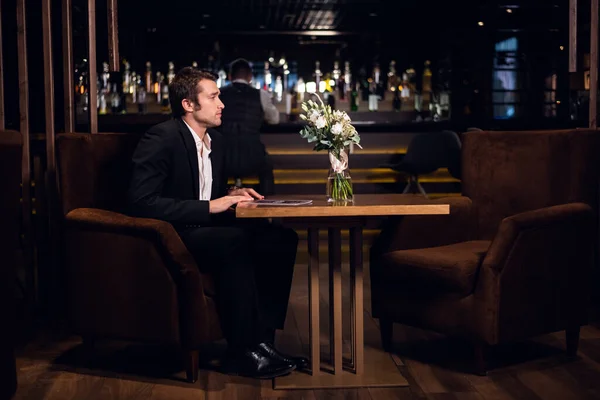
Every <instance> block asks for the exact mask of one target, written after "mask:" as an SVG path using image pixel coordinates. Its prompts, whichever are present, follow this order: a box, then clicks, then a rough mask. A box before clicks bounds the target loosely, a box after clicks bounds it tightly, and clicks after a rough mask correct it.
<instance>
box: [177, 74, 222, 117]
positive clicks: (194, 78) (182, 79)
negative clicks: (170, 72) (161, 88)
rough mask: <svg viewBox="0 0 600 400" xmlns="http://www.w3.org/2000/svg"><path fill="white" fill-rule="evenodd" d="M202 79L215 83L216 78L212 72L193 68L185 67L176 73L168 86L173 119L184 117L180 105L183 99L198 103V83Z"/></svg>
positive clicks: (183, 111)
mask: <svg viewBox="0 0 600 400" xmlns="http://www.w3.org/2000/svg"><path fill="white" fill-rule="evenodd" d="M203 79H210V80H211V81H215V80H216V77H215V75H214V74H213V73H212V72H208V71H201V70H199V69H196V68H194V67H185V68H182V69H181V70H179V72H177V74H176V75H175V77H174V78H173V80H172V81H171V83H170V84H169V100H170V103H171V109H172V112H173V116H174V117H181V116H182V115H185V110H184V109H183V106H182V105H181V102H182V101H183V100H184V99H187V100H190V101H193V102H194V103H198V94H199V93H200V88H199V87H198V83H199V82H200V81H201V80H203Z"/></svg>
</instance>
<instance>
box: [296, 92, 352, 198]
mask: <svg viewBox="0 0 600 400" xmlns="http://www.w3.org/2000/svg"><path fill="white" fill-rule="evenodd" d="M317 97H318V96H317ZM318 98H319V102H320V104H319V103H316V102H314V101H312V100H308V101H306V102H303V103H302V110H303V111H304V112H305V114H300V118H301V119H303V120H304V121H306V126H305V127H304V128H303V129H302V130H301V131H300V136H301V137H302V138H304V139H307V140H308V142H309V143H315V147H314V150H315V151H320V150H327V151H328V152H329V162H330V164H331V169H330V173H329V179H328V182H327V197H328V200H329V201H339V200H342V201H352V200H353V196H354V195H353V190H352V181H351V177H350V173H349V171H348V153H347V151H346V148H347V147H348V146H350V145H353V144H356V145H357V146H358V147H360V148H362V147H361V146H360V136H359V135H358V132H356V129H355V128H354V126H352V124H351V123H350V122H351V120H350V117H349V116H348V114H346V113H345V112H344V111H338V110H335V111H332V110H331V107H330V106H326V105H325V104H323V101H322V100H321V98H320V97H318Z"/></svg>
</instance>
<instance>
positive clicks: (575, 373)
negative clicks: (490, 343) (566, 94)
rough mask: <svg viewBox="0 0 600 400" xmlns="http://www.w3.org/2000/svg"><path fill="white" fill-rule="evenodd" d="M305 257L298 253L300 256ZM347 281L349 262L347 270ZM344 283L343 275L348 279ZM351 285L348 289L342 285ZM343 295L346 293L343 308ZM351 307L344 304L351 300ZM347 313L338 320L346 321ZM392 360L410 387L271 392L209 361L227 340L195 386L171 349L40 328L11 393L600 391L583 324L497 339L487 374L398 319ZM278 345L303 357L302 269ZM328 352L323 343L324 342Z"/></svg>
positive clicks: (577, 394)
mask: <svg viewBox="0 0 600 400" xmlns="http://www.w3.org/2000/svg"><path fill="white" fill-rule="evenodd" d="M301 259H302V257H300V258H299V260H301ZM344 272H345V274H346V275H345V276H346V278H347V272H348V271H347V265H346V268H345V269H344ZM321 273H322V276H321V280H322V285H321V287H322V291H321V297H322V313H321V315H322V321H323V323H322V326H321V332H322V343H325V345H327V340H328V335H327V329H328V321H327V320H326V317H327V315H328V313H327V312H326V307H327V304H326V302H327V296H326V292H325V291H324V289H325V288H326V287H327V281H326V275H327V270H326V268H321ZM344 282H347V281H346V280H345V281H344ZM345 289H347V288H345ZM347 299H348V295H347V290H345V300H346V301H345V306H346V305H348V302H347ZM370 304H371V302H370V285H369V280H368V268H366V274H365V343H366V345H367V346H373V347H379V346H380V341H379V331H378V326H377V321H376V320H374V319H373V318H371V316H370V309H371V307H370ZM348 308H349V307H348ZM349 323H350V321H349V319H348V318H344V325H345V326H346V327H348V326H349ZM394 338H395V346H396V349H395V353H396V354H395V355H394V359H395V361H396V363H397V365H398V368H399V370H400V372H401V373H402V374H403V375H404V376H405V377H406V379H407V380H408V382H409V383H410V386H409V387H406V388H378V389H372V388H371V389H366V388H363V389H352V390H340V389H338V390H303V391H300V390H296V391H275V390H273V389H272V381H270V380H266V381H258V380H252V379H246V378H240V377H233V376H228V375H225V374H222V373H220V372H218V365H216V364H215V362H214V360H215V359H218V357H219V355H220V354H222V352H223V351H224V348H225V346H224V344H223V343H217V344H214V345H212V346H210V347H208V348H207V349H205V350H204V352H203V367H202V370H201V371H200V378H199V380H198V382H196V383H195V384H188V383H186V382H184V381H183V377H184V374H183V372H182V371H180V370H179V366H180V364H179V360H178V359H177V353H176V352H175V351H173V349H169V348H161V347H156V346H144V345H135V344H130V343H117V342H104V343H99V344H98V346H97V348H96V349H95V350H94V352H93V353H92V354H93V355H92V356H90V354H89V353H87V352H86V351H85V350H84V349H83V348H82V346H81V342H80V340H79V338H77V337H58V335H56V334H48V333H46V334H43V335H42V334H41V335H39V337H38V338H37V339H35V340H34V341H32V342H31V343H30V344H29V345H27V346H26V347H25V348H23V349H21V350H20V351H19V352H18V361H17V364H18V371H19V372H18V374H19V387H18V390H17V394H16V396H15V398H16V399H60V400H67V399H77V400H85V399H136V400H142V399H170V400H176V399H194V400H201V399H374V400H379V399H382V400H384V399H439V400H442V399H444V400H446V399H497V400H503V399H560V400H566V399H598V398H600V330H599V329H598V328H595V327H591V326H587V327H584V328H583V330H582V337H581V342H580V352H579V356H578V357H577V359H574V360H570V359H568V358H567V357H566V356H565V354H564V333H556V334H552V335H546V336H543V337H539V338H535V339H534V340H531V341H527V342H524V343H515V344H512V345H510V346H501V347H498V348H496V349H494V350H493V351H492V357H493V365H492V367H493V368H494V369H493V370H492V371H491V372H489V373H488V376H486V377H481V376H476V375H472V374H471V373H469V370H470V368H471V364H470V354H471V352H470V349H469V347H468V346H467V345H465V344H464V343H459V342H455V341H452V340H449V339H447V338H445V337H442V336H438V335H435V334H432V333H429V332H425V331H421V330H418V329H414V328H408V327H404V326H400V325H396V327H395V332H394ZM277 344H278V346H279V347H280V348H282V349H284V350H287V351H290V352H294V353H302V352H303V353H304V354H308V290H307V267H306V265H305V264H299V265H297V268H296V273H295V275H294V285H293V289H292V298H291V300H290V308H289V312H288V317H287V321H286V329H285V331H284V332H282V333H281V334H280V335H278V338H277ZM323 351H324V352H325V351H326V348H324V349H323Z"/></svg>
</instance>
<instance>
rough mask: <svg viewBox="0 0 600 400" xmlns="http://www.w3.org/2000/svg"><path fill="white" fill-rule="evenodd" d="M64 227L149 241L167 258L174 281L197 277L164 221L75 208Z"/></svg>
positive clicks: (187, 254)
mask: <svg viewBox="0 0 600 400" xmlns="http://www.w3.org/2000/svg"><path fill="white" fill-rule="evenodd" d="M66 221H67V226H68V227H70V228H73V229H80V230H84V229H85V230H96V231H102V232H107V233H110V232H112V233H118V234H123V235H127V236H133V237H139V238H143V239H147V240H152V241H154V243H156V245H158V246H160V248H161V250H164V251H165V254H166V255H168V257H169V258H170V261H171V263H170V265H168V267H174V268H173V271H172V273H174V274H176V276H174V278H182V277H184V276H186V275H190V274H191V275H199V271H198V268H197V266H196V262H195V260H194V258H193V257H192V255H191V254H190V253H189V252H188V250H187V248H186V247H185V245H184V244H183V242H182V241H181V238H180V237H179V235H178V234H177V231H175V228H173V225H171V224H170V223H168V222H165V221H160V220H156V219H149V218H135V217H129V216H127V215H124V214H119V213H116V212H113V211H107V210H100V209H97V208H77V209H75V210H72V211H71V212H69V213H68V214H67V215H66Z"/></svg>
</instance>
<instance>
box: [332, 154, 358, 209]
mask: <svg viewBox="0 0 600 400" xmlns="http://www.w3.org/2000/svg"><path fill="white" fill-rule="evenodd" d="M329 163H330V164H331V167H330V168H329V175H328V177H327V189H326V191H327V193H326V194H327V201H328V202H330V203H333V202H336V203H338V202H350V201H353V200H354V191H353V189H352V177H351V176H350V169H349V168H348V152H347V151H346V149H341V150H338V151H335V150H331V151H329Z"/></svg>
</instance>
